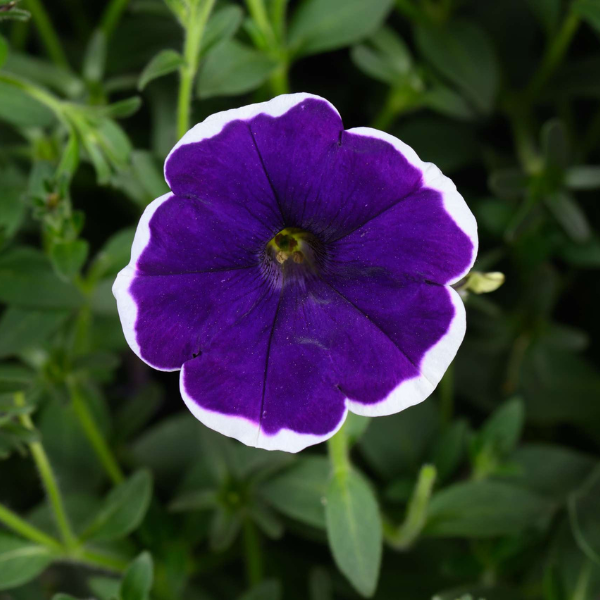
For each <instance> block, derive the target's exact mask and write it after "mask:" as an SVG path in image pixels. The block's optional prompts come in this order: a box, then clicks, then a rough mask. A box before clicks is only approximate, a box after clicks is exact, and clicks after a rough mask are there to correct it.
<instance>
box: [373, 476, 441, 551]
mask: <svg viewBox="0 0 600 600" xmlns="http://www.w3.org/2000/svg"><path fill="white" fill-rule="evenodd" d="M436 476H437V472H436V469H435V467H434V466H433V465H423V466H422V467H421V471H420V472H419V479H418V480H417V485H416V486H415V489H414V492H413V495H412V497H411V499H410V502H409V504H408V509H407V511H406V518H405V519H404V523H402V525H400V526H399V527H398V528H394V527H393V526H392V525H389V524H386V523H384V526H383V533H384V536H385V539H386V541H387V542H388V543H389V544H390V546H392V547H393V548H395V549H396V550H407V549H408V548H410V546H412V545H413V544H414V543H415V541H416V540H417V538H418V537H419V535H420V534H421V531H422V530H423V527H424V526H425V523H426V522H427V509H428V507H429V500H430V498H431V492H432V491H433V486H434V484H435V479H436Z"/></svg>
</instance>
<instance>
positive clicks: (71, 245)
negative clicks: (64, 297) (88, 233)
mask: <svg viewBox="0 0 600 600" xmlns="http://www.w3.org/2000/svg"><path fill="white" fill-rule="evenodd" d="M88 249H89V245H88V243H87V242H86V241H85V240H72V241H70V242H58V243H55V244H53V246H52V248H51V249H50V259H51V260H52V264H53V265H54V269H55V270H56V274H57V275H58V276H59V277H60V278H61V279H62V280H63V281H71V280H73V279H74V278H75V276H76V275H78V274H79V272H80V271H81V268H82V267H83V264H84V263H85V259H86V258H87V255H88Z"/></svg>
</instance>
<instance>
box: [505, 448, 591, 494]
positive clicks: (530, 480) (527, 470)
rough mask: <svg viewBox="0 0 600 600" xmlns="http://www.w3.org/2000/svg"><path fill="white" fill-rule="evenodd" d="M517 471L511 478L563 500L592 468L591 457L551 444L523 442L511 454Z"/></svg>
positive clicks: (536, 490) (539, 491) (529, 487)
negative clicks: (523, 443) (522, 444)
mask: <svg viewBox="0 0 600 600" xmlns="http://www.w3.org/2000/svg"><path fill="white" fill-rule="evenodd" d="M511 461H512V462H513V463H514V464H515V465H516V466H517V468H518V471H519V473H518V474H517V475H515V476H514V479H513V480H514V482H515V483H520V484H521V485H523V486H525V487H527V488H528V489H530V490H533V491H534V492H536V493H538V494H541V495H543V496H548V497H550V498H554V499H556V500H557V501H563V500H564V499H565V497H566V496H567V494H568V493H569V492H572V491H573V490H575V489H576V488H577V487H579V486H580V485H581V484H582V483H583V481H584V479H585V478H586V477H587V476H588V475H589V474H590V473H591V471H592V469H593V468H594V464H595V461H594V458H593V457H592V456H588V455H587V454H583V453H582V452H578V451H576V450H572V449H571V448H567V447H562V446H557V445H554V444H525V445H524V446H521V447H520V448H519V449H518V450H517V451H516V452H515V453H514V454H513V455H512V457H511Z"/></svg>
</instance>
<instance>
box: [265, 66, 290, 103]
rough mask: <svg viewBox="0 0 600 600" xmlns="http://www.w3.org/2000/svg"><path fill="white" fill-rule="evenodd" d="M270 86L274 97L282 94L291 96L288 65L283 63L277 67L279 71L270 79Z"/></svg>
mask: <svg viewBox="0 0 600 600" xmlns="http://www.w3.org/2000/svg"><path fill="white" fill-rule="evenodd" d="M269 85H270V86H271V91H272V92H273V95H274V96H279V95H280V94H289V92H290V84H289V81H288V65H287V63H285V62H283V63H282V64H281V66H279V67H277V70H276V71H275V72H274V73H273V75H271V77H270V78H269Z"/></svg>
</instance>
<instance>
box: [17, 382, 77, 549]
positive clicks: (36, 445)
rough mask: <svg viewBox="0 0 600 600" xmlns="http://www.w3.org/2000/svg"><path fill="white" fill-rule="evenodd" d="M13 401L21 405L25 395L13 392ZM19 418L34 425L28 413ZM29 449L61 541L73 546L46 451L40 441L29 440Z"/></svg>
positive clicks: (67, 520) (72, 539)
mask: <svg viewBox="0 0 600 600" xmlns="http://www.w3.org/2000/svg"><path fill="white" fill-rule="evenodd" d="M15 403H16V404H17V406H23V405H24V404H25V396H24V395H23V393H22V392H17V393H16V394H15ZM19 420H20V421H21V424H22V425H23V427H26V428H27V429H30V430H32V431H33V429H34V427H33V423H32V421H31V418H30V417H29V415H20V416H19ZM29 449H30V450H31V455H32V456H33V460H34V461H35V464H36V466H37V468H38V471H39V473H40V478H41V480H42V483H43V485H44V488H45V490H46V494H47V496H48V500H49V501H50V506H51V507H52V510H53V512H54V518H55V520H56V525H57V527H58V530H59V532H60V535H61V537H62V539H63V542H64V544H65V546H66V548H67V549H71V548H74V547H76V546H77V539H76V538H75V535H74V534H73V531H72V529H71V525H70V523H69V519H68V517H67V512H66V510H65V506H64V502H63V499H62V495H61V493H60V489H59V487H58V483H57V482H56V477H55V475H54V472H53V471H52V467H51V465H50V461H49V460H48V456H47V454H46V451H45V450H44V447H43V446H42V443H41V442H31V443H30V444H29Z"/></svg>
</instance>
